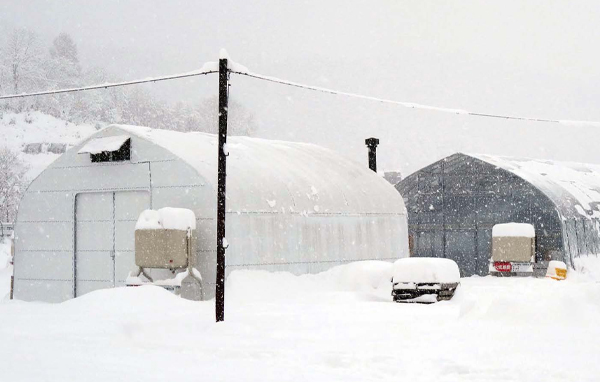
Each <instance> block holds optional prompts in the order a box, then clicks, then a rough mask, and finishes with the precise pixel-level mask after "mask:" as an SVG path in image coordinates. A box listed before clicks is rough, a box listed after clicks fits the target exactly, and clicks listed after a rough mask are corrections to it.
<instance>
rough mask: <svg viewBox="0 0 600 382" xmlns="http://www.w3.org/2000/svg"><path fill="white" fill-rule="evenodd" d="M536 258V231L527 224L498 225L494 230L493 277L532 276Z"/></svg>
mask: <svg viewBox="0 0 600 382" xmlns="http://www.w3.org/2000/svg"><path fill="white" fill-rule="evenodd" d="M534 258H535V229H534V227H533V225H531V224H527V223H505V224H496V225H495V226H494V227H493V228H492V257H491V259H490V267H489V270H490V274H491V275H492V276H531V275H532V274H533V262H534Z"/></svg>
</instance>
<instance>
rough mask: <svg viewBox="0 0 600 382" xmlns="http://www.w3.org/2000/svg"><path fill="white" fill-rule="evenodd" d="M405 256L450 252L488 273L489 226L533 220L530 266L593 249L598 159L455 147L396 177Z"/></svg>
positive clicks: (597, 245)
mask: <svg viewBox="0 0 600 382" xmlns="http://www.w3.org/2000/svg"><path fill="white" fill-rule="evenodd" d="M396 189H397V190H398V191H399V192H400V194H401V195H402V196H403V197H404V202H405V204H406V208H407V210H408V222H409V247H410V251H411V256H433V257H447V258H451V259H454V260H455V261H456V262H457V263H458V265H459V267H460V269H461V273H462V274H463V276H470V275H486V274H488V262H489V259H490V253H491V232H492V227H493V226H494V225H495V224H498V223H508V222H518V223H530V224H533V225H534V227H535V231H536V242H535V261H536V264H535V266H534V268H535V269H538V270H539V271H543V269H544V268H545V266H546V265H547V261H549V260H561V261H564V262H566V263H567V265H569V266H570V267H574V264H575V263H576V261H574V259H576V258H577V257H579V256H583V255H591V254H598V253H600V165H590V164H580V163H565V162H554V161H544V160H535V159H525V158H507V157H494V156H488V155H472V154H469V155H467V154H462V153H457V154H454V155H451V156H449V157H446V158H444V159H442V160H440V161H438V162H435V163H433V164H431V165H429V166H427V167H425V168H423V169H421V170H419V171H417V172H415V173H413V174H411V175H410V176H408V177H406V178H405V179H404V180H402V181H401V182H399V183H398V184H396Z"/></svg>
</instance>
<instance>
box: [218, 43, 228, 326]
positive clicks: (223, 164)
mask: <svg viewBox="0 0 600 382" xmlns="http://www.w3.org/2000/svg"><path fill="white" fill-rule="evenodd" d="M221 56H222V57H223V56H224V55H221ZM228 87H229V70H228V69H227V58H221V59H219V172H218V191H217V283H216V288H215V315H216V319H217V322H219V321H223V320H225V249H226V248H225V246H224V245H223V241H224V240H223V239H225V180H226V179H227V154H226V153H225V145H226V144H227V108H228V98H229V97H228V90H229V89H228Z"/></svg>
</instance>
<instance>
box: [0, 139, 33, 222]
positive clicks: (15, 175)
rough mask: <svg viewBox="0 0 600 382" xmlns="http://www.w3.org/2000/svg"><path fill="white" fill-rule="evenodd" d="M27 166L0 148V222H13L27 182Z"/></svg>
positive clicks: (6, 150) (11, 152)
mask: <svg viewBox="0 0 600 382" xmlns="http://www.w3.org/2000/svg"><path fill="white" fill-rule="evenodd" d="M26 173H27V165H26V164H25V162H23V161H22V160H21V159H20V158H19V155H18V154H17V153H16V152H13V151H11V150H9V149H7V148H0V220H4V219H6V221H9V222H12V221H14V218H15V215H16V212H17V208H18V206H19V201H20V200H21V197H22V196H23V193H24V192H25V188H26V187H27V184H28V180H27V178H26Z"/></svg>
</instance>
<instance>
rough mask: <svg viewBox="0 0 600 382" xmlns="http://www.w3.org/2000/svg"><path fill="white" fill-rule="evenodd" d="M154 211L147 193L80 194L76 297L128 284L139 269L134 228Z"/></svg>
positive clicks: (76, 234) (77, 231)
mask: <svg viewBox="0 0 600 382" xmlns="http://www.w3.org/2000/svg"><path fill="white" fill-rule="evenodd" d="M147 208H150V196H149V193H148V192H146V191H123V192H98V193H82V194H78V195H77V197H76V199H75V219H76V223H75V264H74V267H75V285H74V290H75V292H74V294H75V297H77V296H81V295H83V294H85V293H88V292H91V291H94V290H97V289H103V288H113V287H115V286H122V285H125V279H126V278H127V275H128V273H129V272H130V271H132V270H134V269H135V261H134V229H135V223H136V221H137V218H138V216H139V214H140V213H141V212H142V211H143V210H145V209H147Z"/></svg>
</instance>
